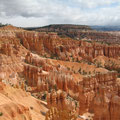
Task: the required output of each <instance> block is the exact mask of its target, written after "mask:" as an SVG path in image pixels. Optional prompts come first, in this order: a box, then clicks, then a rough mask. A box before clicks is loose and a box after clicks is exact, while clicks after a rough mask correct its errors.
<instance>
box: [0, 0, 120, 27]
mask: <svg viewBox="0 0 120 120" xmlns="http://www.w3.org/2000/svg"><path fill="white" fill-rule="evenodd" d="M0 23H3V24H6V23H8V24H12V25H14V26H19V27H36V26H45V25H49V24H78V25H111V26H112V25H113V26H118V25H120V0H0Z"/></svg>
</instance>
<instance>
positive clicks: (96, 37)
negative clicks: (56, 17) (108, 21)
mask: <svg viewBox="0 0 120 120" xmlns="http://www.w3.org/2000/svg"><path fill="white" fill-rule="evenodd" d="M26 29H27V30H34V31H38V32H56V33H57V34H58V35H59V36H60V37H70V38H72V39H75V40H81V39H83V40H86V41H89V42H91V41H97V42H100V43H107V44H120V34H119V32H118V31H112V30H111V31H104V30H103V31H104V32H103V31H96V30H95V29H94V27H90V26H85V25H59V24H58V25H49V26H44V27H39V28H26Z"/></svg>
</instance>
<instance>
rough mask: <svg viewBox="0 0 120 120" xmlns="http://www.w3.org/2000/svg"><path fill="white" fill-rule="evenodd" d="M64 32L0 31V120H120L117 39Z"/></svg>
mask: <svg viewBox="0 0 120 120" xmlns="http://www.w3.org/2000/svg"><path fill="white" fill-rule="evenodd" d="M59 27H60V26H59ZM63 28H64V29H68V28H69V31H68V32H67V33H68V34H70V33H71V35H72V32H74V30H75V29H76V30H77V31H78V33H79V34H78V36H77V38H79V39H74V38H73V37H70V36H69V37H66V36H64V37H63V36H62V37H61V36H59V34H58V33H57V31H56V29H55V28H54V27H52V29H49V30H46V29H47V28H45V29H42V30H34V31H29V30H25V29H22V28H18V27H14V26H11V25H8V26H3V27H0V61H1V62H0V120H119V119H120V112H119V109H120V44H119V43H120V37H119V35H118V36H117V39H116V38H115V33H113V32H112V33H110V32H109V33H108V32H98V31H94V30H92V29H91V28H89V27H87V26H76V27H75V26H69V25H68V26H62V28H61V29H63ZM53 30H54V31H53ZM83 33H84V34H85V36H86V37H85V38H84V39H83ZM81 38H82V39H81ZM116 40H117V41H116ZM111 41H112V42H111ZM108 43H109V44H108Z"/></svg>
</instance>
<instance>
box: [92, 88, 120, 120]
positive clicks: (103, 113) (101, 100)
mask: <svg viewBox="0 0 120 120" xmlns="http://www.w3.org/2000/svg"><path fill="white" fill-rule="evenodd" d="M98 93H99V94H96V96H95V97H94V99H93V102H92V103H91V108H90V110H91V111H92V112H94V120H98V119H99V120H103V119H104V120H119V119H120V115H119V113H118V112H117V111H119V106H120V105H119V102H120V97H118V96H116V95H115V94H111V93H110V92H107V91H106V90H105V88H104V87H100V88H99V91H98ZM115 111H116V112H115Z"/></svg>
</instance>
